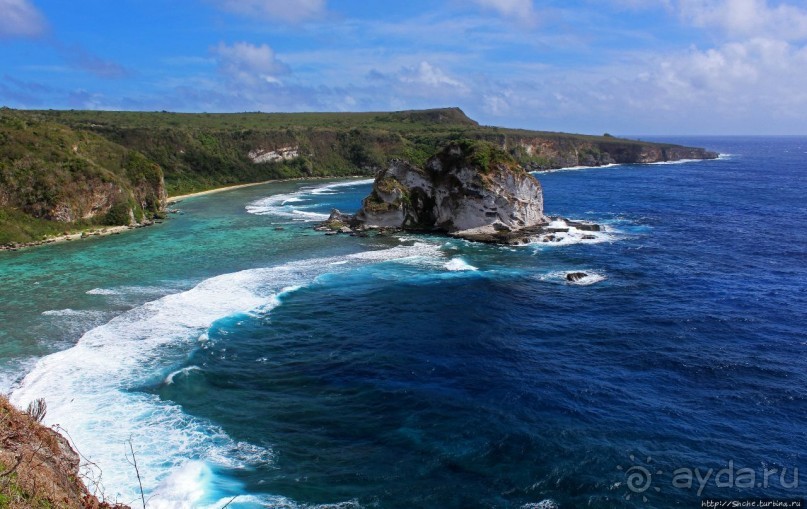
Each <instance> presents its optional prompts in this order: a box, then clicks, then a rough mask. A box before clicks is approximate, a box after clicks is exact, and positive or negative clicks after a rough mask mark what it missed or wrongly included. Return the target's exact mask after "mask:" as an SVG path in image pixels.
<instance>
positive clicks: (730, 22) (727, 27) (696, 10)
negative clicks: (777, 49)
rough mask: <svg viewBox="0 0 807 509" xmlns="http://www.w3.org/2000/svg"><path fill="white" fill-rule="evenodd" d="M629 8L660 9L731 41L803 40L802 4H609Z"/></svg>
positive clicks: (663, 0)
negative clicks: (739, 39)
mask: <svg viewBox="0 0 807 509" xmlns="http://www.w3.org/2000/svg"><path fill="white" fill-rule="evenodd" d="M611 1H612V3H615V4H617V5H622V6H625V7H630V8H642V9H649V8H662V9H666V10H667V11H668V12H669V13H671V14H673V15H675V16H677V17H678V18H679V19H681V20H682V21H684V22H685V23H688V24H691V25H693V26H696V27H700V28H716V29H718V30H721V31H722V32H725V33H726V34H728V35H729V36H731V37H735V38H736V37H772V38H777V39H783V40H788V41H795V40H804V39H807V9H805V6H804V2H796V3H795V4H794V3H792V2H786V1H781V0H778V1H777V0H774V1H769V0H611Z"/></svg>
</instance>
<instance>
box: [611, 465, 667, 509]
mask: <svg viewBox="0 0 807 509" xmlns="http://www.w3.org/2000/svg"><path fill="white" fill-rule="evenodd" d="M630 460H631V462H633V465H630V466H628V467H623V466H622V465H617V467H616V469H617V470H620V471H622V472H625V486H627V488H628V492H627V493H626V494H625V500H630V499H631V497H633V496H634V495H635V496H637V497H639V496H641V497H642V502H647V495H645V493H646V492H647V491H648V490H651V489H652V490H653V491H655V492H656V493H658V492H659V491H661V488H659V487H658V486H653V476H654V475H661V474H663V473H664V472H662V471H661V470H655V472H654V471H653V466H652V465H651V463H652V462H653V458H651V457H650V456H648V457H647V459H646V460H645V461H644V464H643V465H640V464H637V463H638V462H637V461H636V457H635V456H634V455H633V454H631V455H630Z"/></svg>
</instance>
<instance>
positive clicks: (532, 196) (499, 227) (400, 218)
mask: <svg viewBox="0 0 807 509" xmlns="http://www.w3.org/2000/svg"><path fill="white" fill-rule="evenodd" d="M355 221H356V222H357V223H358V224H359V225H361V226H362V227H364V228H396V229H397V228H400V229H407V230H423V231H440V232H445V233H448V234H450V235H453V236H457V237H462V238H466V239H470V240H480V241H490V242H498V241H505V240H508V239H509V238H510V237H512V235H513V234H517V233H520V232H522V231H527V230H530V229H532V228H536V227H540V226H541V225H543V224H545V223H546V222H547V218H546V216H544V211H543V193H542V190H541V184H540V183H539V182H538V181H537V180H536V179H535V177H533V176H532V175H530V174H529V173H528V172H527V171H526V170H524V168H522V167H521V166H520V165H519V164H518V163H517V162H516V161H515V160H514V159H513V158H512V157H511V156H510V155H509V154H507V153H506V152H504V151H503V150H501V149H499V148H498V147H496V146H495V145H493V144H491V143H487V142H480V141H459V142H452V143H450V144H449V145H448V146H446V147H445V148H444V149H443V150H442V151H441V152H440V153H438V154H437V155H436V156H434V157H432V158H431V159H429V160H428V161H427V162H426V164H425V166H424V167H423V168H419V167H416V166H413V165H411V164H409V163H408V162H406V161H401V160H394V161H392V163H391V164H390V165H389V167H388V168H387V169H386V170H383V171H382V172H381V173H379V174H378V176H377V177H376V180H375V183H374V185H373V191H372V193H371V194H370V196H368V197H367V198H365V200H364V202H363V203H362V208H361V210H360V211H359V212H358V213H357V214H356V217H355Z"/></svg>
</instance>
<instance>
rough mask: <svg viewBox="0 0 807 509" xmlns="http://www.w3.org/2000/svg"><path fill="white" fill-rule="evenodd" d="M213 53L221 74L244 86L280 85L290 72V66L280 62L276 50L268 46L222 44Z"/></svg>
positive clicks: (241, 43)
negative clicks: (281, 79) (281, 78)
mask: <svg viewBox="0 0 807 509" xmlns="http://www.w3.org/2000/svg"><path fill="white" fill-rule="evenodd" d="M213 53H214V55H215V56H216V58H217V60H218V65H219V72H221V73H222V74H223V75H224V76H226V77H227V79H228V80H230V81H234V82H238V83H240V84H242V85H248V86H253V87H254V86H259V85H265V84H280V79H279V76H282V75H284V74H288V72H289V68H288V66H287V65H286V64H284V63H283V62H281V61H280V60H278V59H277V55H276V54H275V52H274V50H272V48H270V47H269V46H267V45H266V44H261V45H260V46H256V45H254V44H250V43H247V42H237V43H235V44H233V45H227V44H224V43H220V44H219V45H218V46H216V47H214V48H213Z"/></svg>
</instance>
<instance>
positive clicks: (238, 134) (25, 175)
mask: <svg viewBox="0 0 807 509" xmlns="http://www.w3.org/2000/svg"><path fill="white" fill-rule="evenodd" d="M461 139H469V140H478V141H487V142H490V143H493V144H494V145H496V146H498V147H500V148H501V149H503V150H505V151H506V152H507V153H508V154H510V156H511V157H512V158H513V159H514V160H515V161H517V162H518V164H519V165H521V166H522V167H523V168H525V169H527V170H529V171H535V170H547V169H556V168H563V167H569V166H601V165H606V164H613V163H618V164H631V163H654V162H661V161H676V160H681V159H708V158H714V157H717V154H715V153H713V152H708V151H706V150H704V149H699V148H691V147H682V146H680V145H673V144H667V143H649V142H642V141H636V140H627V139H620V138H615V137H613V136H609V135H603V136H588V135H577V134H564V133H553V132H541V131H528V130H522V129H506V128H500V127H489V126H480V125H479V124H478V123H477V122H475V121H474V120H472V119H470V118H468V117H467V116H466V115H465V113H463V112H462V110H460V109H459V108H441V109H433V110H413V111H398V112H367V113H227V114H208V113H193V114H183V113H170V112H127V111H72V110H71V111H56V110H47V111H21V110H12V109H9V108H0V249H2V248H4V247H6V248H11V249H16V248H18V247H21V246H25V245H30V244H36V243H42V242H43V241H44V240H47V239H52V238H54V237H56V236H60V235H64V234H65V233H71V232H76V231H78V232H81V231H87V230H92V231H100V230H101V229H102V228H104V227H114V226H117V227H125V226H133V225H143V224H150V223H151V222H152V221H154V220H155V219H156V220H159V219H160V218H161V217H162V216H163V215H164V212H165V207H166V196H167V195H169V196H176V195H182V194H188V193H194V192H198V191H205V190H210V189H215V188H220V187H226V186H232V185H237V184H247V183H255V182H264V181H268V180H275V179H289V178H313V177H342V176H355V175H362V176H371V175H375V174H376V173H377V172H378V171H380V170H381V169H382V168H387V167H388V165H389V163H390V161H392V160H394V159H403V160H406V161H409V162H410V163H411V164H413V165H415V166H423V165H424V164H425V163H426V161H427V159H428V158H429V157H431V156H432V155H433V154H434V153H436V152H437V151H439V150H440V149H441V148H442V147H444V146H445V145H446V144H447V143H449V142H451V141H456V140H461Z"/></svg>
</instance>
